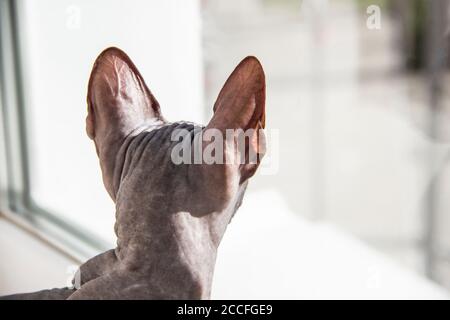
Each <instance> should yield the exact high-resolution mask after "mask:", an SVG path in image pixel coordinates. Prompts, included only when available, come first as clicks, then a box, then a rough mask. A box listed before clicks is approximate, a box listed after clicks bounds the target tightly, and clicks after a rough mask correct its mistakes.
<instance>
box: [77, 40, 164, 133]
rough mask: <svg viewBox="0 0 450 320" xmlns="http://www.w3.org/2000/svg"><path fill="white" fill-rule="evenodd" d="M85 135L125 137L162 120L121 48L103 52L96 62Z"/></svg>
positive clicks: (133, 66)
mask: <svg viewBox="0 0 450 320" xmlns="http://www.w3.org/2000/svg"><path fill="white" fill-rule="evenodd" d="M87 103H88V116H87V118H86V131H87V133H88V135H89V137H90V138H91V139H94V138H95V137H96V136H97V135H98V134H100V135H109V134H111V133H117V134H126V133H127V131H129V130H131V129H133V128H135V127H136V126H138V125H139V124H141V123H142V122H145V121H146V120H149V119H152V118H161V113H160V108H159V104H158V101H156V99H155V98H154V97H153V95H152V93H151V92H150V90H149V89H148V87H147V85H146V84H145V82H144V79H143V78H142V76H141V74H140V73H139V71H138V70H137V68H136V66H135V65H134V64H133V62H132V61H131V59H130V58H129V57H128V56H127V55H126V54H125V53H124V52H123V51H122V50H120V49H118V48H108V49H106V50H104V51H103V52H102V53H101V54H100V55H99V56H98V58H97V59H96V61H95V63H94V67H93V69H92V72H91V77H90V79H89V85H88V95H87Z"/></svg>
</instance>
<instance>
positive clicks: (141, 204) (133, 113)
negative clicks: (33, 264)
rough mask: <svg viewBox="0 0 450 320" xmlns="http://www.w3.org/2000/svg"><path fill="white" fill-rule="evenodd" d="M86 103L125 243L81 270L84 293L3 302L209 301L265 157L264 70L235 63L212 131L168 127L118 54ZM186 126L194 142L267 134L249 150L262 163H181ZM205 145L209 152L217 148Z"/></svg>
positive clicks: (112, 54)
mask: <svg viewBox="0 0 450 320" xmlns="http://www.w3.org/2000/svg"><path fill="white" fill-rule="evenodd" d="M186 85H188V84H186ZM87 102H88V115H87V118H86V130H87V134H88V136H89V137H90V138H91V139H92V140H93V141H94V143H95V148H96V151H97V154H98V157H99V160H100V167H101V171H102V176H103V182H104V185H105V188H106V190H107V191H108V193H109V195H110V196H111V198H112V199H113V201H114V202H115V205H116V223H115V227H114V229H115V233H116V235H117V247H116V248H115V249H112V250H109V251H106V252H104V253H102V254H99V255H98V256H95V257H93V258H92V259H90V260H88V261H87V262H86V263H84V264H83V265H81V267H80V269H79V271H78V272H79V274H78V275H79V277H80V280H81V283H80V286H77V288H61V289H50V290H43V291H38V292H34V293H25V294H17V295H11V296H5V297H3V298H2V299H208V298H209V297H210V293H211V284H212V279H213V272H214V265H215V260H216V255H217V249H218V246H219V243H220V241H221V239H222V237H223V234H224V232H225V230H226V228H227V225H228V223H229V222H230V220H231V218H232V217H233V215H234V213H235V212H236V210H237V209H238V208H239V206H240V204H241V202H242V198H243V195H244V192H245V189H246V187H247V184H248V180H249V178H250V177H251V176H253V174H254V173H255V171H256V169H257V168H258V165H259V163H260V161H261V158H262V155H263V154H264V149H265V143H264V138H263V135H261V133H260V132H261V131H262V129H263V128H264V122H265V111H264V106H265V76H264V71H263V69H262V66H261V64H260V63H259V61H258V60H257V59H256V58H255V57H247V58H245V59H244V60H243V61H242V62H241V63H240V64H239V65H238V66H237V67H236V69H235V70H234V71H233V73H232V74H231V75H230V77H229V78H228V80H227V81H226V83H225V85H224V87H223V88H222V90H221V92H220V94H219V96H218V98H217V101H216V102H215V104H214V115H213V117H212V119H211V120H210V122H209V123H208V125H207V126H206V127H203V126H200V125H196V124H193V123H190V122H184V121H180V122H168V121H166V120H165V119H164V118H163V116H162V114H161V111H160V106H159V104H158V102H157V100H156V99H155V97H154V96H153V95H152V93H151V92H150V90H149V89H148V88H147V86H146V84H145V83H144V80H143V78H142V76H141V74H140V73H139V71H138V70H137V68H136V67H135V65H134V64H133V62H132V61H131V60H130V58H129V57H128V56H127V55H126V54H125V53H124V52H123V51H121V50H120V49H117V48H108V49H106V50H104V51H103V52H102V53H101V54H100V55H99V57H98V58H97V60H96V61H95V64H94V67H93V70H92V73H91V76H90V80H89V86H88V95H87ZM178 129H184V131H182V132H184V135H185V137H184V138H188V141H191V142H193V141H194V140H195V136H196V134H197V133H198V132H204V131H205V130H208V129H215V130H218V131H219V132H222V133H224V134H225V131H228V129H234V130H236V131H238V130H244V131H245V130H248V129H254V130H255V132H258V133H259V134H258V136H256V134H254V135H251V136H250V137H249V139H248V140H245V141H246V142H245V147H246V150H252V151H254V152H255V153H256V154H257V159H256V161H245V162H244V163H234V162H233V163H212V164H206V163H200V164H189V163H188V164H186V163H182V164H175V163H174V161H172V159H171V153H172V151H173V148H174V146H175V145H176V143H177V142H176V141H173V139H171V136H172V133H173V132H174V131H175V130H178ZM203 142H204V143H203V144H202V147H201V148H205V147H207V145H208V143H210V142H208V141H206V140H205V141H203ZM234 144H236V136H234V138H233V139H232V141H231V143H230V141H228V140H227V142H224V143H223V147H224V153H239V152H240V151H239V150H238V149H237V148H234ZM205 145H206V146H205ZM238 156H239V155H238ZM246 159H247V160H248V157H247V158H246Z"/></svg>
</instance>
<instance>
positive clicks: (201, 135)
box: [86, 48, 265, 216]
mask: <svg viewBox="0 0 450 320" xmlns="http://www.w3.org/2000/svg"><path fill="white" fill-rule="evenodd" d="M186 85H189V84H186ZM87 100H88V116H87V119H86V129H87V133H88V135H89V137H90V138H91V139H93V140H94V142H95V146H96V149H97V153H98V155H99V158H100V165H101V169H102V174H103V181H104V184H105V187H106V189H107V190H108V192H109V194H110V195H111V197H112V198H113V199H114V200H117V199H116V197H117V196H118V190H119V189H120V188H122V187H123V186H121V184H123V183H124V176H125V175H126V174H128V173H127V172H129V171H130V170H129V168H125V167H129V166H132V165H133V166H136V167H137V168H133V170H134V171H133V172H135V174H136V175H137V177H136V178H135V180H136V182H135V183H134V184H133V183H131V182H130V183H128V185H127V186H126V188H128V189H135V190H128V191H129V192H133V194H135V195H136V197H134V198H133V199H134V200H135V201H144V202H145V201H146V200H147V198H148V199H150V197H151V193H158V194H164V193H166V192H168V191H170V193H171V195H167V199H165V198H164V197H163V199H162V201H167V202H171V203H174V205H173V206H172V207H171V208H175V209H174V210H183V211H186V210H191V211H192V212H191V213H192V214H193V215H199V216H201V215H206V214H208V213H209V212H218V211H221V210H225V209H226V208H235V207H237V206H238V204H239V202H240V201H241V199H242V194H243V192H244V189H245V186H246V184H247V181H248V179H249V178H250V177H251V176H252V175H253V174H254V173H255V171H256V169H257V168H258V165H259V164H260V161H261V158H262V155H263V154H264V148H265V142H264V135H263V134H262V131H263V130H262V129H263V128H264V123H265V111H264V106H265V76H264V71H263V69H262V66H261V64H260V63H259V61H258V60H257V59H256V58H255V57H247V58H245V59H244V60H242V61H241V62H240V63H239V65H238V66H237V67H236V68H235V70H234V71H233V72H232V74H231V75H230V77H229V78H228V80H227V81H226V82H225V84H224V86H223V88H222V90H221V91H220V93H219V96H218V98H217V101H216V102H215V104H214V114H213V116H212V119H211V120H210V121H209V123H208V124H207V125H206V126H198V125H194V124H190V123H186V122H183V121H180V122H168V121H166V120H165V119H164V117H163V116H162V113H161V108H160V106H159V103H158V102H157V100H156V99H155V97H154V96H153V94H152V93H151V92H150V90H149V89H148V87H147V85H146V84H145V82H144V80H143V78H142V76H141V74H140V73H139V71H138V70H137V68H136V67H135V65H134V64H133V62H132V61H131V60H130V58H129V57H128V56H127V55H126V54H125V53H124V52H123V51H121V50H119V49H117V48H108V49H106V50H105V51H103V52H102V53H101V54H100V56H99V57H98V58H97V60H96V61H95V64H94V67H93V70H92V73H91V77H90V80H89V88H88V97H87ZM219 135H221V136H222V137H223V139H222V140H221V139H220V137H218V136H219ZM196 141H197V142H199V141H200V142H201V143H200V144H198V145H197V144H195V142H196ZM185 147H188V148H187V149H183V148H185ZM189 147H191V149H189ZM130 149H131V150H130ZM182 149H183V150H182ZM219 149H220V150H219ZM139 150H140V151H139ZM187 150H191V151H192V153H191V154H190V155H189V156H188V157H186V152H187ZM195 152H200V153H201V154H202V155H203V156H205V158H203V159H201V160H200V161H199V160H198V159H194V158H195V156H194V154H195ZM208 157H209V158H208ZM138 159H139V160H138ZM189 159H190V160H191V162H189ZM220 159H222V161H221V160H220ZM230 159H231V160H230ZM183 160H184V161H183ZM186 160H187V161H186ZM149 193H150V195H149ZM149 201H151V200H149ZM189 212H190V211H189Z"/></svg>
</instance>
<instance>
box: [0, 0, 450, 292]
mask: <svg viewBox="0 0 450 320" xmlns="http://www.w3.org/2000/svg"><path fill="white" fill-rule="evenodd" d="M0 4H1V6H0V28H1V29H0V58H1V60H0V98H1V100H0V103H1V105H0V106H1V109H0V129H1V131H0V211H1V212H2V215H0V229H2V231H1V232H0V294H3V293H11V292H16V291H27V290H36V289H40V286H47V287H51V286H61V283H62V285H64V283H65V282H64V281H66V280H67V279H70V273H71V272H72V271H73V270H74V269H76V265H77V264H79V263H80V262H81V261H83V260H84V259H85V258H86V257H89V256H91V255H92V254H95V253H98V252H100V251H102V250H105V249H107V248H110V247H112V246H113V245H114V241H115V237H114V234H113V223H114V204H113V203H112V201H111V200H110V199H109V197H108V195H107V193H106V192H105V190H104V188H103V185H102V181H101V175H100V170H99V166H98V160H97V158H96V154H95V149H94V146H93V144H92V142H91V141H90V140H89V139H88V138H87V135H86V134H85V131H84V121H85V116H86V102H85V95H86V88H87V81H88V77H89V73H90V69H91V67H92V64H93V61H94V60H95V58H96V56H97V55H98V54H99V53H100V52H101V51H102V50H103V49H104V48H106V47H109V46H118V47H120V48H122V49H123V50H124V51H126V52H127V53H128V54H129V56H130V57H131V59H132V60H133V61H134V62H135V64H136V65H137V67H138V68H139V69H140V71H141V73H142V74H143V76H144V78H145V79H146V82H147V84H148V86H149V87H150V89H151V90H152V92H153V93H154V94H155V96H156V97H157V99H158V100H159V102H160V104H161V106H162V112H163V114H164V115H165V116H166V118H168V119H169V120H173V121H176V120H181V119H183V120H192V121H196V122H201V123H205V122H207V120H208V119H209V117H210V116H211V114H212V106H213V104H214V101H215V99H216V97H217V94H218V92H219V91H220V88H221V87H222V85H223V83H224V82H225V80H226V78H227V77H228V75H229V74H230V73H231V71H232V70H233V68H234V67H235V66H236V65H237V64H238V63H239V61H240V60H241V59H243V58H244V57H245V56H247V55H255V56H257V57H258V58H259V59H260V61H261V62H262V64H263V66H264V69H265V72H266V81H267V101H266V112H267V117H266V118H267V135H268V136H269V154H268V156H267V157H266V159H265V163H263V168H262V170H260V173H259V174H258V175H257V176H256V177H255V178H254V179H253V180H252V181H251V186H250V187H249V190H248V194H247V200H246V201H244V205H243V207H242V209H241V210H240V212H239V214H238V216H237V218H236V220H233V223H232V224H231V225H230V230H229V232H228V234H226V237H225V239H224V242H223V244H222V248H221V250H222V251H221V253H219V257H218V265H217V270H216V276H215V284H214V286H215V287H214V289H215V291H214V290H213V297H217V298H239V297H243V298H317V297H319V298H448V291H447V290H448V289H450V212H449V211H450V197H448V196H447V194H449V195H450V163H449V161H450V121H449V120H450V92H449V90H447V83H448V81H449V72H448V71H449V66H450V60H449V56H448V50H449V48H448V43H449V37H450V20H449V13H450V4H449V3H448V2H447V1H445V0H431V1H427V0H385V1H381V0H379V1H377V0H365V1H362V0H361V1H356V0H276V1H275V0H246V1H238V0H203V1H200V0H168V1H167V0H166V1H156V0H152V1H143V0H142V1H139V0H131V1H126V2H125V1H119V0H113V1H106V0H95V1H92V0H72V1H67V0H58V1H56V0H41V1H32V0H17V1H8V0H0ZM36 239H38V240H36Z"/></svg>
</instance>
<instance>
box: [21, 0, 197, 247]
mask: <svg viewBox="0 0 450 320" xmlns="http://www.w3.org/2000/svg"><path fill="white" fill-rule="evenodd" d="M18 10H19V18H20V20H19V22H20V25H19V27H20V31H21V32H20V38H21V48H22V53H23V57H22V63H23V74H24V92H25V107H26V120H27V137H28V141H29V142H28V144H29V168H30V188H31V189H30V190H31V196H32V199H33V201H34V202H35V204H36V205H37V206H39V207H41V208H43V209H45V210H47V211H49V212H51V213H54V214H56V215H57V216H58V217H60V218H63V219H65V220H66V221H67V222H69V223H71V224H73V225H75V226H79V227H80V228H83V229H85V230H87V231H88V232H90V233H92V234H95V235H97V236H99V237H101V238H102V239H106V240H108V241H112V240H113V239H114V237H113V227H112V224H113V221H114V206H113V202H112V201H111V199H110V198H109V196H108V195H107V193H106V191H105V190H104V187H103V184H102V180H101V173H100V169H99V165H98V160H97V156H96V153H95V148H94V144H93V142H92V141H91V140H89V139H88V137H87V135H86V132H85V117H86V110H87V106H86V90H87V82H88V78H89V74H90V71H91V67H92V64H93V62H94V60H95V58H96V56H97V55H98V54H99V53H100V52H101V51H102V50H103V49H105V48H107V47H109V46H117V47H119V48H122V49H123V50H124V51H126V52H127V53H128V55H129V56H130V57H131V59H132V60H133V61H134V62H135V64H136V65H137V67H138V68H139V70H140V72H141V73H142V75H143V77H144V78H145V80H146V82H147V85H148V86H149V87H150V89H151V90H152V92H153V93H154V95H155V96H156V97H157V99H158V100H159V103H160V104H161V107H162V109H163V113H164V115H165V117H166V118H167V119H169V120H180V119H189V120H192V121H202V120H203V108H202V102H203V101H202V79H201V77H202V72H201V51H200V49H201V48H200V35H201V34H200V31H201V30H200V18H199V8H198V2H197V1H195V0H189V1H185V0H178V1H177V0H168V1H136V0H132V1H120V0H113V1H111V0H100V1H90V0H84V1H83V0H75V1H74V0H70V1H66V0H63V1H52V0H43V1H33V0H24V1H20V5H19V6H18Z"/></svg>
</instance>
